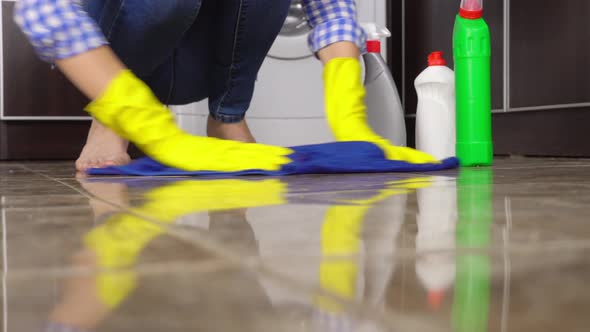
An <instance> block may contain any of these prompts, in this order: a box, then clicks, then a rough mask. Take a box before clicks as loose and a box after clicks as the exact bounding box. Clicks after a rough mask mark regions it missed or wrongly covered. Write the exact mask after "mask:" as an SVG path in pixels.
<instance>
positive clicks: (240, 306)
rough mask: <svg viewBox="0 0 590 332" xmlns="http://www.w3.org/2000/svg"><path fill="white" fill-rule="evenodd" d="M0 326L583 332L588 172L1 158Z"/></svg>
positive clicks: (588, 269) (578, 163) (565, 167)
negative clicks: (265, 174)
mask: <svg viewBox="0 0 590 332" xmlns="http://www.w3.org/2000/svg"><path fill="white" fill-rule="evenodd" d="M0 197H1V212H2V214H1V217H2V219H1V222H2V223H1V227H2V264H3V265H2V267H3V278H2V299H3V300H2V303H1V305H2V316H1V319H2V324H1V325H0V328H2V331H3V332H23V331H141V332H147V331H158V332H159V331H224V332H225V331H227V332H231V331H240V332H243V331H257V332H265V331H272V332H276V331H281V332H283V331H328V332H330V331H338V332H342V331H422V332H429V331H457V332H484V331H517V332H529V331H536V332H538V331H556V330H560V331H568V332H569V331H588V329H589V326H590V315H589V314H588V312H589V309H588V308H589V306H590V292H589V291H588V290H587V289H586V285H587V282H588V280H590V220H589V212H590V211H589V210H590V161H584V160H548V159H516V160H498V161H497V163H496V166H495V167H494V168H493V169H463V170H461V171H449V172H443V173H437V174H386V175H382V174H374V175H346V176H304V177H292V178H284V179H271V178H240V179H229V180H228V179H226V180H223V179H207V180H203V179H184V178H164V179H153V178H140V179H138V178H92V179H81V178H78V179H77V178H76V177H75V176H74V174H73V169H72V167H71V165H70V164H63V163H61V164H55V163H43V164H41V163H31V164H0Z"/></svg>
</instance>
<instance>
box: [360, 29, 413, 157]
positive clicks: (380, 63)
mask: <svg viewBox="0 0 590 332" xmlns="http://www.w3.org/2000/svg"><path fill="white" fill-rule="evenodd" d="M363 29H364V30H365V33H366V34H367V37H368V41H367V53H366V54H365V55H363V60H364V63H365V87H366V90H367V97H366V104H367V116H368V118H369V124H370V125H371V127H372V128H373V129H375V131H376V132H377V134H379V135H381V136H382V137H384V138H387V139H388V140H389V141H390V142H391V143H392V144H394V145H397V146H406V144H407V137H406V122H405V116H404V110H403V107H402V103H401V100H400V97H399V93H398V90H397V86H396V85H395V81H394V80H393V77H392V76H391V72H390V71H389V67H388V66H387V63H386V62H385V60H384V59H383V56H382V55H381V39H383V38H387V37H391V32H389V30H387V29H386V28H384V27H379V26H377V25H376V24H374V23H367V24H363Z"/></svg>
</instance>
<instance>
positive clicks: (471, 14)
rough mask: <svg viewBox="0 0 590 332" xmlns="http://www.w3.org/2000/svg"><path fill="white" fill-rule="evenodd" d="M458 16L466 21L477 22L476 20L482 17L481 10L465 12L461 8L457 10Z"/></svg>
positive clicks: (465, 10)
mask: <svg viewBox="0 0 590 332" xmlns="http://www.w3.org/2000/svg"><path fill="white" fill-rule="evenodd" d="M459 16H461V17H463V18H466V19H468V20H477V19H478V18H482V17H483V9H480V10H467V9H463V8H461V9H460V10H459Z"/></svg>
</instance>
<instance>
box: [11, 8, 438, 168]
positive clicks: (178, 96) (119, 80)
mask: <svg viewBox="0 0 590 332" xmlns="http://www.w3.org/2000/svg"><path fill="white" fill-rule="evenodd" d="M289 5H290V0H166V1H161V0H125V1H123V0H86V1H84V2H83V3H80V2H79V1H77V0H20V1H19V2H18V3H17V8H16V11H15V20H16V22H17V23H18V24H19V26H20V27H21V28H22V30H23V31H24V32H25V34H26V35H27V36H28V37H29V39H30V41H31V43H32V44H33V46H34V47H35V49H36V50H37V52H38V53H39V55H40V56H41V57H42V58H43V59H45V60H47V61H50V62H55V63H56V64H57V66H58V67H59V68H60V70H62V71H63V72H64V73H65V75H66V76H68V78H69V79H70V80H71V81H72V82H73V83H74V84H75V85H76V86H77V87H78V88H79V89H80V90H81V91H82V92H84V93H85V94H86V95H87V96H88V97H89V98H90V99H91V100H93V101H92V103H91V104H90V105H89V106H88V107H87V109H86V110H87V111H88V112H89V113H90V114H91V115H92V116H93V117H94V118H95V119H96V120H95V121H94V122H93V124H92V127H91V129H90V132H89V135H88V140H87V143H86V146H85V148H84V150H83V151H82V154H81V156H80V158H79V159H78V161H77V163H76V166H77V168H78V170H81V171H84V170H86V169H88V168H90V167H103V166H108V165H119V164H124V163H126V162H128V161H129V156H128V155H127V152H126V150H127V141H132V142H133V143H135V144H136V145H137V146H138V147H139V148H140V149H142V150H143V151H144V152H145V153H146V154H147V155H149V156H151V157H152V158H154V159H156V160H157V161H160V162H162V163H164V164H167V165H169V166H173V167H177V168H181V169H185V170H214V171H236V170H243V169H252V168H255V169H263V170H277V169H280V168H281V166H282V165H284V164H287V163H289V162H290V160H289V158H288V155H289V154H290V153H291V150H289V149H286V148H280V147H274V146H267V145H260V144H252V143H253V142H254V138H253V137H252V135H251V133H250V131H249V129H248V126H247V125H246V122H245V121H244V116H245V113H246V111H247V110H248V107H249V105H250V101H251V99H252V94H253V91H254V85H255V79H256V75H257V73H258V70H259V69H260V66H261V65H262V62H263V60H264V58H265V56H266V54H267V52H268V50H269V49H270V47H271V45H272V43H273V41H274V39H275V38H276V36H277V35H278V33H279V31H280V29H281V26H282V24H283V22H284V20H285V17H286V15H287V11H288V8H289ZM303 5H304V6H305V9H306V12H307V14H308V16H309V21H310V24H311V26H312V27H313V28H314V30H313V32H312V34H311V35H310V46H311V48H312V50H313V51H314V52H315V53H316V54H317V56H318V57H319V59H320V60H321V61H322V62H323V63H324V64H325V68H324V80H325V89H326V106H327V108H326V112H327V119H328V122H329V124H330V127H331V129H332V131H333V132H334V135H335V137H336V139H337V140H342V141H351V140H353V141H370V142H373V143H376V144H377V145H379V146H380V147H381V148H382V149H383V150H384V152H385V153H386V155H387V156H388V157H389V158H390V159H403V160H408V161H411V162H430V161H433V160H434V159H433V158H432V157H430V156H428V155H425V154H422V153H419V152H416V151H414V150H411V149H405V148H398V147H394V146H390V145H389V143H388V142H387V140H385V139H383V138H381V137H379V136H378V135H376V134H375V133H374V132H373V131H372V129H371V128H370V127H369V126H368V124H367V120H366V115H365V105H364V100H363V98H364V88H363V86H362V81H361V77H360V72H361V66H360V63H359V60H358V59H359V56H360V53H361V49H362V47H363V46H364V39H365V37H364V34H363V31H362V29H361V28H360V26H359V24H358V22H357V21H356V6H355V3H354V0H303ZM144 82H145V83H144ZM152 91H153V92H152ZM207 97H208V98H209V107H210V117H209V121H208V128H207V129H208V134H209V136H210V137H195V136H191V135H188V134H187V133H184V132H183V131H181V130H180V129H179V128H178V127H177V126H176V124H175V123H174V119H173V116H172V114H171V112H170V111H169V110H168V109H166V107H164V106H163V104H186V103H190V102H195V101H198V100H201V99H204V98H207ZM220 139H223V140H220ZM239 141H241V142H239ZM243 142H245V143H243Z"/></svg>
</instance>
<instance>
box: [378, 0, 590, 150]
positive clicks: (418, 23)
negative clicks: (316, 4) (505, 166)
mask: <svg viewBox="0 0 590 332" xmlns="http://www.w3.org/2000/svg"><path fill="white" fill-rule="evenodd" d="M504 4H507V5H506V6H505V5H504ZM458 6H459V1H458V0H457V1H439V0H412V1H404V0H394V1H392V2H391V4H390V6H389V11H390V20H389V21H390V22H389V23H390V27H391V28H392V30H393V32H394V38H392V40H391V43H390V53H389V56H390V59H389V61H390V64H391V68H392V70H393V71H394V73H395V75H394V77H395V79H396V81H397V83H398V86H400V87H401V90H402V94H403V97H402V98H403V99H404V101H405V108H406V113H407V114H408V118H407V122H408V127H409V128H408V133H409V134H410V135H412V134H413V129H414V128H413V126H414V118H413V114H414V113H415V110H416V103H417V100H416V99H417V97H416V93H415V90H414V86H413V83H414V79H415V78H416V77H417V75H418V74H419V73H420V72H421V71H422V70H423V69H424V68H425V66H426V57H427V55H428V54H429V53H430V52H432V51H435V50H441V51H443V52H445V55H446V56H445V57H446V59H447V61H448V64H449V66H450V67H451V68H452V67H453V61H452V33H453V24H454V20H455V15H456V14H457V11H458ZM484 8H485V10H484V18H485V20H486V21H487V23H488V25H489V26H490V32H491V35H492V103H493V105H492V108H493V112H494V114H493V129H494V143H495V152H496V154H518V155H541V156H590V134H589V133H590V25H589V23H588V22H589V20H590V1H587V0H568V1H550V0H505V1H491V0H486V1H484ZM505 36H506V37H505ZM396 72H400V73H396ZM409 138H410V142H412V141H413V137H411V136H410V137H409Z"/></svg>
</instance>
